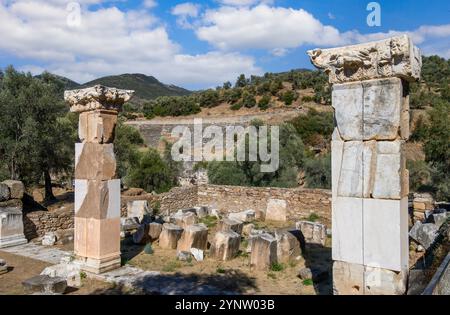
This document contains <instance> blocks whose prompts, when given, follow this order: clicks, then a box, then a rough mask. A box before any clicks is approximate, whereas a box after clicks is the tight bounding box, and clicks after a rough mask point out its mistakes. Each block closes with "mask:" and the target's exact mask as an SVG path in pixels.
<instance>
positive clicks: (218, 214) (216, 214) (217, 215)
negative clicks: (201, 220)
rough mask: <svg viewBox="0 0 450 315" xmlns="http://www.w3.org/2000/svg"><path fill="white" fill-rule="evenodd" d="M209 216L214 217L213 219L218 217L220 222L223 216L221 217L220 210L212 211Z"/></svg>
mask: <svg viewBox="0 0 450 315" xmlns="http://www.w3.org/2000/svg"><path fill="white" fill-rule="evenodd" d="M209 215H210V216H212V217H216V218H217V219H219V220H220V218H221V215H220V212H219V210H218V209H211V210H210V211H209Z"/></svg>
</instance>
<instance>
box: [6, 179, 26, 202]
mask: <svg viewBox="0 0 450 315" xmlns="http://www.w3.org/2000/svg"><path fill="white" fill-rule="evenodd" d="M2 183H3V184H5V185H6V186H8V187H9V192H10V196H9V198H11V199H22V198H23V195H24V193H25V185H24V184H23V183H22V182H21V181H19V180H5V181H3V182H2ZM0 199H1V198H0Z"/></svg>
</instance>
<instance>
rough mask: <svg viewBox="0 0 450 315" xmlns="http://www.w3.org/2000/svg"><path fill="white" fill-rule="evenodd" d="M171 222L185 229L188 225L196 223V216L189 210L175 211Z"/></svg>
mask: <svg viewBox="0 0 450 315" xmlns="http://www.w3.org/2000/svg"><path fill="white" fill-rule="evenodd" d="M171 222H172V223H174V224H176V225H178V226H181V227H182V228H183V229H186V228H187V227H188V226H190V225H193V224H197V223H198V218H197V215H196V214H195V213H193V212H190V211H187V212H177V213H175V214H174V215H173V216H172V218H171Z"/></svg>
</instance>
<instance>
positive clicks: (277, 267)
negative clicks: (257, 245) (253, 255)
mask: <svg viewBox="0 0 450 315" xmlns="http://www.w3.org/2000/svg"><path fill="white" fill-rule="evenodd" d="M284 269H286V266H285V265H284V264H280V263H273V264H272V265H271V266H270V270H271V271H276V272H278V271H283V270H284Z"/></svg>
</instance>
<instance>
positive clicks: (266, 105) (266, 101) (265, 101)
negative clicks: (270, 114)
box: [258, 94, 272, 110]
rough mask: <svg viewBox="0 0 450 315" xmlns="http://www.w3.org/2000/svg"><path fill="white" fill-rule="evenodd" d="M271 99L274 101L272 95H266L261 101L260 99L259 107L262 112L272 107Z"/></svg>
mask: <svg viewBox="0 0 450 315" xmlns="http://www.w3.org/2000/svg"><path fill="white" fill-rule="evenodd" d="M271 99H272V98H271V97H270V95H268V94H264V96H263V97H261V99H260V100H259V102H258V107H259V108H260V109H261V110H266V109H268V108H269V106H270V101H271Z"/></svg>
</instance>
